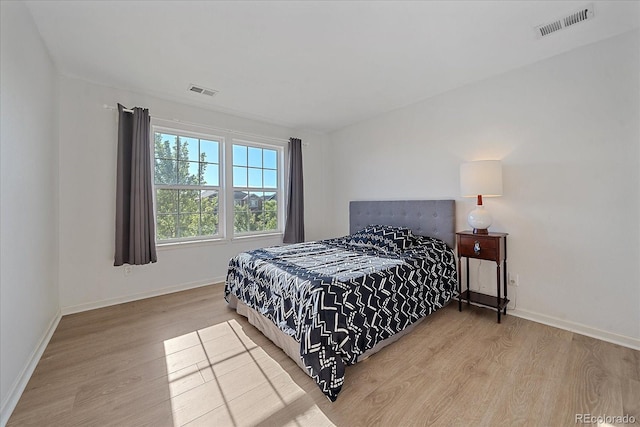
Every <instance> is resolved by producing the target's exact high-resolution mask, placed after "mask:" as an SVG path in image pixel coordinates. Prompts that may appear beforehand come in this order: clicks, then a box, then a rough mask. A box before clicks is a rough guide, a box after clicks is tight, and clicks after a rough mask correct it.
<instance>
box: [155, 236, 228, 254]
mask: <svg viewBox="0 0 640 427" xmlns="http://www.w3.org/2000/svg"><path fill="white" fill-rule="evenodd" d="M226 243H229V240H228V239H225V238H222V237H220V238H217V239H203V240H183V241H178V242H164V243H156V249H157V250H159V251H163V250H169V249H177V248H183V247H184V248H187V247H188V248H192V247H197V246H211V245H221V244H226Z"/></svg>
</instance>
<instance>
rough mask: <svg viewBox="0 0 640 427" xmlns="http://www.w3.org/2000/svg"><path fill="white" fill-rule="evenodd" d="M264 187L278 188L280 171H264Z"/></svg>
mask: <svg viewBox="0 0 640 427" xmlns="http://www.w3.org/2000/svg"><path fill="white" fill-rule="evenodd" d="M264 187H265V188H278V171H274V170H269V169H265V170H264Z"/></svg>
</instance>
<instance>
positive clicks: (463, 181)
mask: <svg viewBox="0 0 640 427" xmlns="http://www.w3.org/2000/svg"><path fill="white" fill-rule="evenodd" d="M460 193H461V195H462V197H476V196H478V195H481V196H483V197H495V196H502V163H501V162H500V160H479V161H475V162H468V163H463V164H461V165H460Z"/></svg>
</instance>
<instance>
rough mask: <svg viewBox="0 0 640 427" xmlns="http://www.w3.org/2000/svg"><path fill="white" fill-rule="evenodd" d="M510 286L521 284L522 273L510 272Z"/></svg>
mask: <svg viewBox="0 0 640 427" xmlns="http://www.w3.org/2000/svg"><path fill="white" fill-rule="evenodd" d="M509 286H520V275H519V274H513V273H509Z"/></svg>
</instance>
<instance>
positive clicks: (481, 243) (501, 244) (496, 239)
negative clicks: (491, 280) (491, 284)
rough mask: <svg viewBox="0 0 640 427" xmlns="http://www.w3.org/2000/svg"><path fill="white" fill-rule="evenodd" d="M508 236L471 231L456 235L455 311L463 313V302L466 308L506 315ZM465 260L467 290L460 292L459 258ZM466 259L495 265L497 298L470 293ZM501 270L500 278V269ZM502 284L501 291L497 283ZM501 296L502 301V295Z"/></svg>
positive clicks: (460, 267) (460, 271)
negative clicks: (472, 307) (472, 305)
mask: <svg viewBox="0 0 640 427" xmlns="http://www.w3.org/2000/svg"><path fill="white" fill-rule="evenodd" d="M507 235H508V233H489V234H473V232H472V231H460V232H458V233H456V242H457V246H458V310H459V311H462V301H463V300H465V301H467V304H470V303H474V304H479V305H482V306H485V307H490V308H493V309H495V310H496V311H497V312H498V323H500V314H501V313H502V312H503V311H504V314H507V304H508V303H509V300H508V299H507ZM462 257H465V258H466V260H467V262H466V272H467V275H466V277H467V281H466V282H467V289H466V290H465V291H464V292H462V265H461V258H462ZM469 258H474V259H484V260H487V261H495V263H496V270H497V273H496V290H497V295H498V296H497V297H496V296H493V295H486V294H482V293H480V292H474V291H471V290H470V289H469ZM501 267H502V274H500V269H501ZM501 280H502V289H500V281H501ZM503 294H504V298H503V297H502V295H503Z"/></svg>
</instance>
